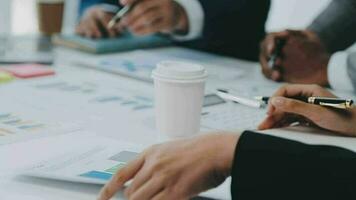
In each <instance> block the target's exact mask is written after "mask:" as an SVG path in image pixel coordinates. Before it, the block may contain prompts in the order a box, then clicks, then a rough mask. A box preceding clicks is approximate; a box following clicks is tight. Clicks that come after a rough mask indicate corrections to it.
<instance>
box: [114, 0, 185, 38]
mask: <svg viewBox="0 0 356 200" xmlns="http://www.w3.org/2000/svg"><path fill="white" fill-rule="evenodd" d="M120 3H121V4H122V5H123V6H124V7H123V8H122V9H121V10H120V11H119V12H118V13H117V14H116V15H115V17H114V18H113V19H112V20H111V21H110V22H109V24H108V25H107V26H108V27H109V28H110V27H113V26H114V25H115V24H117V26H118V27H120V29H128V30H129V31H130V32H132V33H134V34H136V35H147V34H153V33H158V32H169V33H173V32H183V33H184V32H186V31H187V30H188V18H187V16H186V13H185V11H184V9H183V8H182V7H181V6H180V5H179V4H178V3H177V2H176V1H173V0H121V1H120Z"/></svg>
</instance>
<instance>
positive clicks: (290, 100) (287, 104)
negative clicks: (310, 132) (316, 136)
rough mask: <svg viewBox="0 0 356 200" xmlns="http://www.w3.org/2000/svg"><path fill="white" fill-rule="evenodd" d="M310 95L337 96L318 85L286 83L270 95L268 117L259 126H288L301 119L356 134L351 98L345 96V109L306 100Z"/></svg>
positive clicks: (355, 113) (324, 127)
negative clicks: (346, 98) (347, 98)
mask: <svg viewBox="0 0 356 200" xmlns="http://www.w3.org/2000/svg"><path fill="white" fill-rule="evenodd" d="M308 97H325V98H324V100H326V99H327V98H333V99H334V98H336V96H334V95H333V94H332V93H330V92H329V91H328V90H326V89H324V88H322V87H320V86H316V85H297V84H296V85H287V86H284V87H282V88H280V89H279V90H278V91H277V92H276V93H275V94H274V95H273V96H272V97H271V98H270V99H269V106H268V112H267V113H268V117H267V118H266V119H265V120H264V121H263V122H262V123H261V124H260V126H259V129H261V130H264V129H270V128H279V127H285V126H289V125H290V124H293V123H296V122H298V123H302V124H304V123H306V124H309V125H312V126H316V127H319V128H322V129H326V130H330V131H333V132H336V133H340V134H342V135H347V136H356V108H355V107H353V106H352V102H350V101H351V100H343V102H341V103H345V109H339V108H336V107H330V106H320V105H316V104H318V102H315V103H316V104H313V103H310V102H304V101H303V99H307V98H308ZM298 98H299V100H298ZM334 100H335V99H334ZM319 103H320V102H319ZM334 105H336V102H334Z"/></svg>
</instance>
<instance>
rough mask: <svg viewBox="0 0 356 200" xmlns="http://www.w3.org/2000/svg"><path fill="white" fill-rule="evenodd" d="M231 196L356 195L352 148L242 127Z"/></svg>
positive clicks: (252, 198) (355, 158)
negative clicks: (291, 139) (315, 143)
mask: <svg viewBox="0 0 356 200" xmlns="http://www.w3.org/2000/svg"><path fill="white" fill-rule="evenodd" d="M231 192H232V197H233V199H238V200H245V199H248V200H255V199H256V200H261V199H273V200H276V199H283V200H285V199H288V200H289V199H324V200H325V199H356V154H355V153H354V152H351V151H349V150H346V149H342V148H338V147H332V146H322V145H307V144H303V143H299V142H294V141H290V140H286V139H281V138H277V137H273V136H268V135H262V134H258V133H252V132H245V133H244V134H243V135H242V136H241V138H240V140H239V142H238V145H237V148H236V153H235V161H234V166H233V171H232V186H231Z"/></svg>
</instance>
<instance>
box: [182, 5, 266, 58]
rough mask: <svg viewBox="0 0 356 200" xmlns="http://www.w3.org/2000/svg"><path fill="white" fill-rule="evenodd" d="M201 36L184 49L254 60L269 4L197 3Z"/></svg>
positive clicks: (262, 35)
mask: <svg viewBox="0 0 356 200" xmlns="http://www.w3.org/2000/svg"><path fill="white" fill-rule="evenodd" d="M199 2H200V3H201V5H202V7H203V11H204V28H203V35H202V37H201V38H200V39H199V40H196V41H194V42H189V43H186V45H188V46H190V47H192V48H197V49H202V50H206V51H211V52H214V53H218V54H224V55H229V56H234V57H238V58H244V59H248V60H257V58H258V54H259V43H260V41H261V40H262V39H263V37H264V36H265V22H266V20H267V17H268V12H269V8H270V0H199Z"/></svg>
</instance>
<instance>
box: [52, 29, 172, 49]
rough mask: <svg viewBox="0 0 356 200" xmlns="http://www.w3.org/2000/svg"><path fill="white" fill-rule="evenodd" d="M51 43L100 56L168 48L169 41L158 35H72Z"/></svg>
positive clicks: (63, 36)
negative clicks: (102, 36) (101, 37)
mask: <svg viewBox="0 0 356 200" xmlns="http://www.w3.org/2000/svg"><path fill="white" fill-rule="evenodd" d="M53 43H54V44H55V45H59V46H65V47H69V48H74V49H78V50H81V51H85V52H90V53H96V54H102V53H110V52H120V51H129V50H134V49H145V48H153V47H161V46H168V45H170V44H171V41H170V40H169V39H168V38H165V37H162V36H159V35H150V36H133V35H131V34H125V35H122V36H120V37H118V38H105V39H91V38H85V37H82V36H79V35H74V34H72V35H57V36H55V37H54V38H53Z"/></svg>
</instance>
